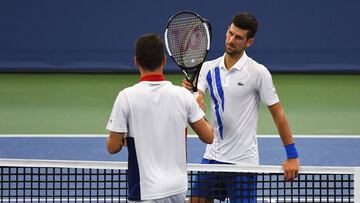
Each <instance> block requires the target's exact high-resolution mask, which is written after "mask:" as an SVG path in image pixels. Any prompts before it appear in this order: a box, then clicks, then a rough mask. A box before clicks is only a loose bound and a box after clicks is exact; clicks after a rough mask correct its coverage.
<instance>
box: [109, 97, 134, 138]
mask: <svg viewBox="0 0 360 203" xmlns="http://www.w3.org/2000/svg"><path fill="white" fill-rule="evenodd" d="M128 109H129V108H128V104H127V100H126V93H125V92H124V91H121V92H120V93H119V95H118V96H117V98H116V100H115V102H114V106H113V109H112V112H111V115H110V118H109V121H108V123H107V126H106V129H107V130H110V131H113V132H128V129H127V117H128Z"/></svg>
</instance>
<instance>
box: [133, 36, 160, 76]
mask: <svg viewBox="0 0 360 203" xmlns="http://www.w3.org/2000/svg"><path fill="white" fill-rule="evenodd" d="M135 49H136V54H135V56H136V59H137V61H138V62H139V64H140V65H141V67H143V68H144V69H146V70H149V71H154V70H156V69H157V68H159V67H160V65H161V63H162V60H163V57H164V55H165V53H164V42H163V41H162V39H161V37H160V35H159V34H144V35H142V36H141V37H139V38H138V39H137V40H136V43H135Z"/></svg>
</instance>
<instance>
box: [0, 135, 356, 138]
mask: <svg viewBox="0 0 360 203" xmlns="http://www.w3.org/2000/svg"><path fill="white" fill-rule="evenodd" d="M107 136H108V135H107V134H0V138H2V137H13V138H17V137H19V138H21V137H26V138H32V137H34V138H35V137H39V138H41V137H43V138H62V137H63V138H97V137H107ZM293 136H294V138H326V139H328V138H340V139H341V138H354V139H360V135H293ZM257 137H259V138H280V136H279V135H258V136H257ZM188 138H198V136H197V135H194V134H190V135H188Z"/></svg>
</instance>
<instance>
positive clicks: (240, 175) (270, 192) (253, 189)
mask: <svg viewBox="0 0 360 203" xmlns="http://www.w3.org/2000/svg"><path fill="white" fill-rule="evenodd" d="M214 174H216V175H217V177H220V178H219V179H218V180H216V181H219V184H217V185H216V187H212V188H205V187H207V186H206V185H207V184H204V182H205V183H207V182H206V181H205V180H203V177H207V176H210V175H211V176H213V175H214ZM234 175H235V176H236V178H231V177H233V176H234ZM188 177H189V190H188V192H187V196H188V198H190V196H195V193H196V192H198V193H199V192H200V193H201V192H202V191H210V195H214V196H215V195H216V196H218V195H220V196H224V200H223V202H229V201H230V199H231V198H233V196H234V197H235V198H237V199H241V202H360V168H356V167H302V168H301V170H300V174H299V176H298V178H297V179H296V180H295V181H292V182H284V180H283V176H282V168H281V167H280V166H256V167H240V166H234V165H200V164H188ZM229 177H230V178H229ZM207 181H209V180H207ZM211 181H214V180H211ZM223 183H224V184H225V185H230V186H231V187H232V189H231V188H230V193H227V194H222V193H221V190H222V189H223V188H222V187H223V185H222V184H223ZM194 185H196V186H194ZM231 190H233V191H231ZM239 191H241V192H239ZM127 193H128V184H127V163H126V162H102V161H61V160H31V159H30V160H21V159H0V202H33V201H34V202H126V199H127Z"/></svg>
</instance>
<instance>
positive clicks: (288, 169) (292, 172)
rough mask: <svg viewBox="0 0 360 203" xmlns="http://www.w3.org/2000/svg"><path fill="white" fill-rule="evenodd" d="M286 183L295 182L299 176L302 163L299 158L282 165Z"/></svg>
mask: <svg viewBox="0 0 360 203" xmlns="http://www.w3.org/2000/svg"><path fill="white" fill-rule="evenodd" d="M282 166H283V168H284V179H285V181H292V180H294V179H295V178H296V177H297V176H298V174H299V168H300V161H299V159H298V158H293V159H288V160H286V161H284V163H283V164H282Z"/></svg>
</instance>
